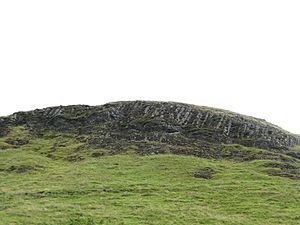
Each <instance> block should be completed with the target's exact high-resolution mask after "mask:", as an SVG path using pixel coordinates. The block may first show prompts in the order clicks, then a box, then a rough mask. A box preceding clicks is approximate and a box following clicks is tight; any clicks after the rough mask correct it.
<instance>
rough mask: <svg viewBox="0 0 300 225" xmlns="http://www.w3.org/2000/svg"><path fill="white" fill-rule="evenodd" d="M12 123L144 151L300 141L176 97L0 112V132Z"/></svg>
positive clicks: (216, 150)
mask: <svg viewBox="0 0 300 225" xmlns="http://www.w3.org/2000/svg"><path fill="white" fill-rule="evenodd" d="M15 126H25V127H26V129H28V130H29V132H30V133H31V134H32V135H33V136H43V134H44V133H45V132H47V131H54V132H60V133H65V134H72V135H74V136H76V138H77V139H79V140H81V141H83V142H85V143H86V144H87V145H89V146H94V147H98V148H99V147H100V148H106V149H113V151H115V152H120V151H125V150H126V149H128V148H133V149H135V150H136V151H138V152H140V153H143V154H153V153H164V152H172V153H177V154H192V155H197V156H202V157H217V158H219V157H223V156H224V155H223V154H222V152H223V153H224V151H220V149H222V148H223V147H224V146H223V145H224V144H238V145H241V146H247V147H257V148H261V149H267V150H272V151H273V152H277V153H278V152H280V153H283V154H291V155H293V156H296V157H299V156H298V153H291V152H290V151H289V148H290V147H292V146H295V145H299V144H300V138H299V136H298V135H295V134H291V133H289V132H287V131H285V130H283V129H281V128H280V127H278V126H276V125H273V124H271V123H268V122H266V121H265V120H262V119H258V118H254V117H250V116H245V115H241V114H238V113H234V112H230V111H226V110H221V109H215V108H210V107H204V106H195V105H189V104H183V103H175V102H154V101H123V102H113V103H108V104H105V105H100V106H87V105H71V106H58V107H49V108H44V109H37V110H33V111H28V112H17V113H14V114H12V115H10V116H8V117H2V118H0V137H1V136H5V135H7V134H8V133H9V130H10V129H11V127H15ZM24 143H25V142H24ZM15 144H22V141H19V143H18V142H16V143H15Z"/></svg>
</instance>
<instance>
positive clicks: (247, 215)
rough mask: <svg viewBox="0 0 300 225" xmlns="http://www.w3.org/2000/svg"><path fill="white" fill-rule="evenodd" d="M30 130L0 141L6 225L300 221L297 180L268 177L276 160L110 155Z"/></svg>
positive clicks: (0, 200)
mask: <svg viewBox="0 0 300 225" xmlns="http://www.w3.org/2000/svg"><path fill="white" fill-rule="evenodd" d="M28 135H29V134H28V133H27V132H26V130H24V129H23V128H21V127H18V128H15V129H14V130H13V131H12V132H11V134H10V135H8V136H7V137H5V138H1V139H0V146H2V150H0V224H3V225H7V224H10V225H11V224H12V225H13V224H40V225H42V224H43V225H50V224H60V225H79V224H85V225H88V224H90V225H91V224H130V225H134V224H153V225H154V224H163V225H168V224H170V225H171V224H180V225H181V224H243V225H247V224H300V180H299V179H291V178H293V177H288V176H287V177H280V176H270V174H272V173H279V172H280V171H281V170H282V168H280V166H276V165H275V166H274V165H273V164H276V163H277V164H280V162H277V161H276V163H275V161H272V160H253V161H247V162H242V161H240V162H236V161H232V160H213V159H204V158H198V157H193V156H180V155H172V154H165V155H149V156H141V155H138V154H136V153H135V152H134V151H130V150H129V151H128V152H126V153H123V154H119V155H105V154H104V153H103V150H102V149H88V148H86V147H85V146H83V145H82V144H81V143H79V142H77V141H76V140H75V139H72V138H70V137H66V136H62V135H58V134H53V133H49V134H47V135H45V136H44V137H43V138H36V139H30V138H29V137H28ZM16 137H17V139H19V141H17V142H15V140H16ZM22 140H23V141H22ZM24 140H29V141H28V143H27V141H24ZM20 143H21V145H19V146H18V144H20ZM103 154H104V155H103ZM92 156H97V157H92ZM297 163H298V162H296V163H295V165H297ZM270 164H272V165H273V167H269V166H268V167H266V165H270ZM280 165H281V164H280ZM283 165H285V164H283ZM293 166H294V165H290V167H291V168H290V167H288V169H287V170H297V169H298V168H296V167H295V168H294V167H293Z"/></svg>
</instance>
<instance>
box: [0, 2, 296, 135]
mask: <svg viewBox="0 0 300 225" xmlns="http://www.w3.org/2000/svg"><path fill="white" fill-rule="evenodd" d="M299 12H300V1H299V0H296V1H292V0H291V1H288V0H282V1H277V0H270V1H266V0H265V1H264V0H258V1H257V0H251V1H246V0H244V1H241V0H236V1H230V0H227V1H224V0H220V1H214V0H212V1H200V0H196V1H189V0H182V1H176V0H172V1H164V0H158V1H156V0H151V1H144V0H136V1H130V0H126V1H124V0H121V1H114V0H109V1H99V0H97V1H88V0H85V1H83V0H82V1H76V0H72V1H65V0H51V1H41V0H37V1H31V0H26V1H24V0H21V1H17V0H15V1H0V82H1V83H0V96H1V104H0V115H8V114H11V113H13V112H16V111H23V110H32V109H36V108H43V107H47V106H55V105H69V104H90V105H100V104H104V103H107V102H111V101H120V100H138V99H139V100H161V101H178V102H185V103H192V104H196V105H206V106H212V107H217V108H224V109H228V110H231V111H235V112H239V113H242V114H247V115H252V116H256V117H260V118H264V119H266V120H268V121H269V122H272V123H275V124H277V125H279V126H281V127H283V128H284V129H287V130H289V131H291V132H294V133H300V107H299V97H300V95H299V87H300V85H299V80H300V78H299V77H300V13H299Z"/></svg>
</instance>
